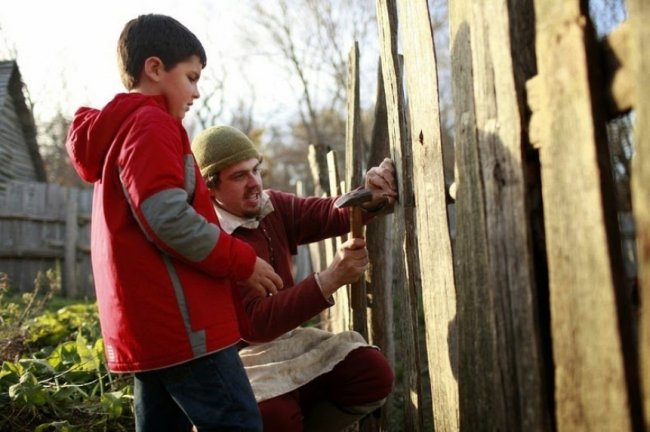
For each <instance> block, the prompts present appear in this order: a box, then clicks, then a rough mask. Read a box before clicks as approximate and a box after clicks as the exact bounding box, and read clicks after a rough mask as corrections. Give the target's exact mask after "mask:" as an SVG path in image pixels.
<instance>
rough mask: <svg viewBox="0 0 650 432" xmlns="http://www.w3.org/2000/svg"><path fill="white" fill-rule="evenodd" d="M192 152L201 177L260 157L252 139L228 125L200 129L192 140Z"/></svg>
mask: <svg viewBox="0 0 650 432" xmlns="http://www.w3.org/2000/svg"><path fill="white" fill-rule="evenodd" d="M192 153H194V157H195V158H196V161H197V163H198V164H199V169H200V170H201V175H202V176H203V178H207V177H208V176H209V175H212V174H216V173H218V172H219V171H221V170H222V169H224V168H227V167H229V166H231V165H234V164H236V163H239V162H241V161H245V160H248V159H253V158H257V159H259V158H260V154H259V152H258V151H257V149H256V148H255V145H254V144H253V141H251V140H250V138H248V137H247V136H246V134H245V133H243V132H242V131H240V130H239V129H236V128H234V127H230V126H213V127H211V128H207V129H205V130H204V131H202V132H201V133H200V134H198V135H197V136H196V137H195V138H194V140H193V141H192Z"/></svg>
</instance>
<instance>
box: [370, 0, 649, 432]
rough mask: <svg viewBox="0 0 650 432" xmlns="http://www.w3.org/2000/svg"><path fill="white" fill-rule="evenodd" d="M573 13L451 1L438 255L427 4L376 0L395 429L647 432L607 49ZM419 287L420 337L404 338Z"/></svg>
mask: <svg viewBox="0 0 650 432" xmlns="http://www.w3.org/2000/svg"><path fill="white" fill-rule="evenodd" d="M646 4H647V2H646V1H644V0H634V1H631V2H630V4H629V10H630V20H629V21H630V22H631V26H630V30H629V35H628V37H629V39H630V45H629V50H628V52H629V56H630V57H631V59H632V60H631V61H630V62H629V63H630V64H631V65H632V73H631V75H630V76H632V77H634V78H633V83H634V87H633V89H634V92H633V93H634V97H633V100H632V105H633V108H634V109H635V111H636V116H635V120H636V124H635V156H634V158H635V159H634V162H633V167H634V168H633V178H632V183H633V187H632V190H633V208H634V215H635V221H636V230H637V248H638V269H639V278H638V279H639V283H638V286H639V291H640V297H641V305H642V306H643V301H644V300H646V301H647V299H648V297H649V296H650V278H649V277H648V268H650V234H648V233H649V232H650V227H649V225H650V208H649V207H648V203H649V202H650V196H649V193H650V192H649V191H650V178H649V175H648V173H649V172H650V171H649V170H648V166H650V163H649V162H648V157H649V155H648V153H649V152H650V149H649V147H648V135H649V134H648V130H650V116H649V115H648V101H649V100H650V96H649V95H648V86H647V74H646V73H645V72H643V71H645V70H647V69H648V68H650V64H648V60H647V56H644V53H645V52H647V49H648V48H650V41H649V38H650V31H649V30H648V26H647V24H644V23H647V20H648V19H649V18H650V16H649V14H650V7H649V6H647V5H646ZM587 6H588V3H587V1H585V0H519V1H515V2H512V1H506V0H486V1H483V2H475V1H472V0H449V22H450V50H451V57H452V80H453V83H452V86H453V99H454V110H455V152H456V170H455V174H456V178H455V181H456V190H457V192H456V212H455V214H456V232H457V235H456V238H455V239H454V242H453V248H452V245H451V244H450V242H449V236H448V229H449V227H448V225H447V215H446V210H445V209H446V206H445V191H444V181H443V176H442V170H441V168H442V152H441V146H440V131H439V127H440V116H439V113H438V100H437V97H438V89H437V82H436V74H435V57H434V55H433V42H432V40H431V39H432V38H431V32H430V25H428V20H427V18H428V10H427V1H426V0H410V1H400V0H377V17H378V23H379V38H380V48H381V56H382V62H381V66H382V74H383V85H384V86H385V89H386V103H387V116H388V119H387V124H388V132H389V137H390V149H391V156H392V157H393V159H394V160H395V162H396V168H397V177H398V184H399V192H400V202H399V203H398V205H397V206H396V208H395V213H394V215H393V217H394V219H395V229H394V231H393V234H394V236H395V238H394V239H393V246H392V247H393V249H394V251H395V252H396V253H395V255H396V256H395V260H394V262H393V265H394V269H395V270H394V274H395V275H396V276H397V275H399V278H398V279H397V280H398V281H402V283H398V284H397V285H396V286H395V292H394V294H393V295H394V297H395V299H396V304H397V309H396V313H399V314H400V320H397V322H396V332H397V333H398V337H397V338H396V340H397V341H398V342H396V348H395V350H396V351H399V352H400V353H401V356H400V362H401V365H402V367H403V369H404V376H405V378H404V381H405V388H403V389H402V391H403V392H404V396H405V398H406V401H407V403H406V405H405V408H404V415H405V417H406V418H405V422H404V430H408V431H411V430H420V428H421V427H422V418H423V411H429V410H430V411H431V413H432V416H433V419H434V427H435V430H436V431H455V430H466V431H475V430H508V431H529V430H535V431H551V430H559V431H574V430H617V431H619V430H620V431H623V430H630V431H632V430H646V429H647V428H648V426H647V425H648V423H647V422H648V420H647V418H648V410H650V403H649V402H648V394H649V392H650V390H649V388H650V368H649V367H648V366H647V365H648V364H650V349H649V348H648V346H650V337H649V334H650V331H649V330H648V329H649V328H650V319H649V318H648V314H647V313H644V311H643V307H641V316H640V319H639V320H638V322H639V326H638V328H635V327H634V325H635V320H633V319H632V317H631V314H632V313H633V310H632V308H631V307H630V304H629V303H630V299H629V298H627V297H626V295H625V293H627V292H628V291H626V287H625V286H624V284H625V281H624V280H623V279H624V278H623V276H624V270H623V262H622V256H621V239H620V229H619V227H618V223H617V213H616V206H615V201H614V195H613V194H614V184H613V175H612V172H611V163H610V155H609V153H608V146H607V141H606V134H605V125H606V121H607V117H606V107H607V101H606V94H607V92H608V90H607V88H606V86H607V84H606V81H605V80H604V79H603V76H602V75H603V73H604V70H603V66H602V65H603V64H604V63H602V62H601V59H600V56H601V55H603V48H602V46H601V44H599V43H598V41H597V40H596V37H595V32H594V30H593V28H592V26H591V24H590V20H589V17H588V13H587V11H586V9H587ZM398 16H399V25H398V20H397V17H398ZM398 27H401V28H404V30H403V31H400V33H399V34H400V36H401V39H400V41H399V42H400V43H399V45H400V47H401V49H402V51H403V59H404V74H402V70H401V67H400V65H399V56H398V54H397V34H398ZM644 57H645V58H644ZM402 76H404V77H405V80H404V83H405V85H406V88H405V89H404V88H403V87H402V83H403V80H402ZM406 101H408V108H407V107H406ZM407 112H408V116H407V114H406V113H407ZM400 230H401V231H400ZM411 233H415V235H411ZM452 249H453V259H452ZM415 251H418V252H419V254H418V253H414V252H415ZM402 252H403V253H402ZM402 256H403V257H404V262H402V261H401V260H400V258H401V257H402ZM419 291H421V296H422V304H421V305H420V307H421V308H422V309H423V310H424V315H425V325H426V342H425V343H426V347H420V346H418V341H417V337H416V335H417V332H418V329H417V326H418V322H417V319H416V315H417V309H418V308H417V307H415V306H414V304H415V303H416V302H417V301H418V292H419ZM373 313H374V312H373ZM405 323H406V324H405ZM637 330H638V332H637ZM637 333H638V335H639V336H638V337H639V339H637V338H636V335H637ZM371 334H372V330H371ZM423 349H426V353H427V358H428V361H429V375H430V381H431V395H432V400H431V406H427V405H425V404H424V403H423V399H422V391H421V390H422V389H421V387H420V385H421V384H420V381H419V380H420V374H419V373H418V371H419V368H421V367H422V365H421V364H419V360H418V353H419V352H420V351H421V350H423ZM639 360H640V361H639ZM644 390H645V391H644ZM644 406H645V411H646V413H645V414H646V415H645V420H644V412H643V408H644Z"/></svg>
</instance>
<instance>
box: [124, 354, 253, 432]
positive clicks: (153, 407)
mask: <svg viewBox="0 0 650 432" xmlns="http://www.w3.org/2000/svg"><path fill="white" fill-rule="evenodd" d="M134 393H135V425H136V431H138V432H153V431H156V432H159V431H182V432H188V431H189V430H191V428H192V425H194V426H196V428H197V430H198V431H199V432H204V431H247V432H248V431H251V432H252V431H261V430H262V420H261V418H260V413H259V410H258V408H257V404H256V402H255V397H254V395H253V390H252V389H251V386H250V383H249V382H248V378H247V376H246V373H245V372H244V368H243V366H242V364H241V360H240V359H239V354H238V352H237V348H235V347H230V348H227V349H224V350H222V351H219V352H216V353H214V354H210V355H208V356H205V357H201V358H198V359H195V360H192V361H190V362H187V363H183V364H180V365H178V366H172V367H169V368H165V369H160V370H156V371H150V372H140V373H136V374H135V389H134Z"/></svg>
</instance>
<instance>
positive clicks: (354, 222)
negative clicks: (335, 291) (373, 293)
mask: <svg viewBox="0 0 650 432" xmlns="http://www.w3.org/2000/svg"><path fill="white" fill-rule="evenodd" d="M350 231H351V232H352V237H353V238H360V239H362V238H363V212H362V210H361V207H359V206H353V207H352V208H350ZM350 290H351V294H350V296H351V302H352V309H353V310H359V309H363V308H365V307H366V292H365V291H366V290H365V285H364V283H363V280H361V279H359V280H358V281H356V282H353V283H352V284H350Z"/></svg>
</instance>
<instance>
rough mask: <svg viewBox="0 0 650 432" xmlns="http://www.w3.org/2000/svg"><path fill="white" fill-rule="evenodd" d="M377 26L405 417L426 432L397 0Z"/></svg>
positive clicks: (385, 4)
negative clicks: (393, 194) (391, 182)
mask: <svg viewBox="0 0 650 432" xmlns="http://www.w3.org/2000/svg"><path fill="white" fill-rule="evenodd" d="M376 5H377V22H378V27H379V43H380V51H381V67H382V75H383V81H384V89H385V92H386V109H387V113H388V131H389V139H390V151H391V158H392V160H393V161H394V163H395V170H396V179H397V186H398V193H399V203H398V204H396V205H395V211H394V215H393V221H394V223H395V225H394V228H393V233H394V235H395V237H394V243H393V248H394V249H395V250H396V253H395V258H396V259H395V263H394V267H393V268H394V270H395V271H394V278H395V280H396V281H397V284H398V285H397V289H396V290H395V293H394V297H395V300H396V312H395V313H396V314H398V315H399V317H400V319H399V320H398V321H397V329H396V330H397V332H399V336H398V337H399V340H400V342H401V346H400V348H399V350H400V354H401V355H400V360H401V364H402V366H403V369H404V376H405V388H404V389H403V390H404V394H405V395H406V400H405V404H406V405H405V411H406V412H405V416H404V427H405V430H408V431H420V430H422V427H423V414H422V404H421V401H422V388H421V378H420V367H419V346H418V340H417V335H418V321H417V289H416V285H415V283H416V279H417V277H416V275H417V272H418V270H419V269H418V260H417V257H416V255H417V246H416V239H415V220H414V219H415V212H414V206H415V198H414V193H413V181H412V167H411V163H412V160H413V158H412V154H411V148H410V144H409V143H408V130H407V125H406V119H405V106H406V105H405V102H404V95H403V90H402V72H401V68H400V61H399V56H398V55H397V9H396V4H395V0H377V2H376Z"/></svg>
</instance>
